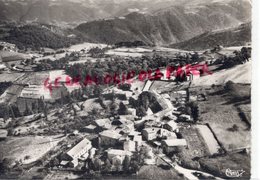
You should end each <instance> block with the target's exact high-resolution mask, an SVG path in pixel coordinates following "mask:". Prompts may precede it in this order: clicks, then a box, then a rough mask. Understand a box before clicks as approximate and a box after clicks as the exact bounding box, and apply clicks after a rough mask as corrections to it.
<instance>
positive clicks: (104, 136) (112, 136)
mask: <svg viewBox="0 0 260 180" xmlns="http://www.w3.org/2000/svg"><path fill="white" fill-rule="evenodd" d="M99 136H100V145H104V146H114V145H117V144H118V143H119V141H120V138H121V137H122V135H121V134H119V133H118V132H117V131H114V130H105V131H102V132H101V133H99Z"/></svg>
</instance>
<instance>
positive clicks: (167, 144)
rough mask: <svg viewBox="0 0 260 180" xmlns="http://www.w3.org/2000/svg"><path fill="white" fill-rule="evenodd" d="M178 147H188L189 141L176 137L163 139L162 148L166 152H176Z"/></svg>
mask: <svg viewBox="0 0 260 180" xmlns="http://www.w3.org/2000/svg"><path fill="white" fill-rule="evenodd" d="M178 147H187V141H186V140H185V139H175V138H173V139H167V140H163V141H162V148H163V150H164V151H165V152H166V153H171V152H176V151H178Z"/></svg>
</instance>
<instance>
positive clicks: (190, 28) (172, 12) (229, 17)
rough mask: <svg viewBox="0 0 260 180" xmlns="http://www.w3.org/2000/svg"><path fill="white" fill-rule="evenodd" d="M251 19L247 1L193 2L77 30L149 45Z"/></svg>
mask: <svg viewBox="0 0 260 180" xmlns="http://www.w3.org/2000/svg"><path fill="white" fill-rule="evenodd" d="M192 2H194V1H192ZM199 2H201V1H199ZM250 18H251V4H250V3H249V1H246V0H241V1H237V0H228V1H225V2H224V1H210V2H209V1H207V2H206V3H205V2H202V3H196V4H194V3H191V2H190V3H187V4H185V6H184V5H183V4H182V5H175V6H171V7H168V8H164V9H160V10H156V11H154V12H153V13H143V12H133V13H130V14H128V15H125V16H123V17H118V18H112V19H107V20H96V21H92V22H88V23H83V24H80V25H79V26H78V27H77V28H76V29H77V30H79V31H80V32H82V33H84V34H85V35H86V37H88V38H89V39H91V40H93V41H96V42H101V43H109V44H114V43H118V42H121V41H135V40H139V41H143V42H145V43H146V44H155V45H169V44H174V43H179V42H182V41H185V40H188V39H191V38H193V37H195V36H198V35H200V34H203V33H205V32H208V31H213V30H218V29H225V28H230V27H236V26H238V25H239V24H241V23H245V22H248V21H250Z"/></svg>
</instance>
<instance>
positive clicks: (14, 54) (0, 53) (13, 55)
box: [0, 51, 30, 62]
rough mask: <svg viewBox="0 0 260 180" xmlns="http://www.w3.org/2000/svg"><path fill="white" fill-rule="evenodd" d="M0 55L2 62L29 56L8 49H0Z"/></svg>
mask: <svg viewBox="0 0 260 180" xmlns="http://www.w3.org/2000/svg"><path fill="white" fill-rule="evenodd" d="M0 56H2V59H3V62H10V61H19V60H24V59H27V58H30V56H29V55H27V54H22V53H17V52H9V51H0Z"/></svg>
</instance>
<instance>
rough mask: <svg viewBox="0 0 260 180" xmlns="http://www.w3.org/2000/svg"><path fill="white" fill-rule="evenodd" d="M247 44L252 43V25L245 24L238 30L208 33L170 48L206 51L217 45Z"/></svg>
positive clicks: (237, 28)
mask: <svg viewBox="0 0 260 180" xmlns="http://www.w3.org/2000/svg"><path fill="white" fill-rule="evenodd" d="M247 42H251V23H245V24H242V25H240V26H239V27H236V28H229V29H225V30H218V31H213V32H206V33H203V34H201V35H199V36H196V37H194V38H192V39H189V40H187V41H184V42H181V43H177V44H173V45H170V47H172V48H178V49H185V50H204V49H209V48H213V47H215V46H216V45H222V46H226V47H229V46H243V45H245V43H247Z"/></svg>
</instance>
